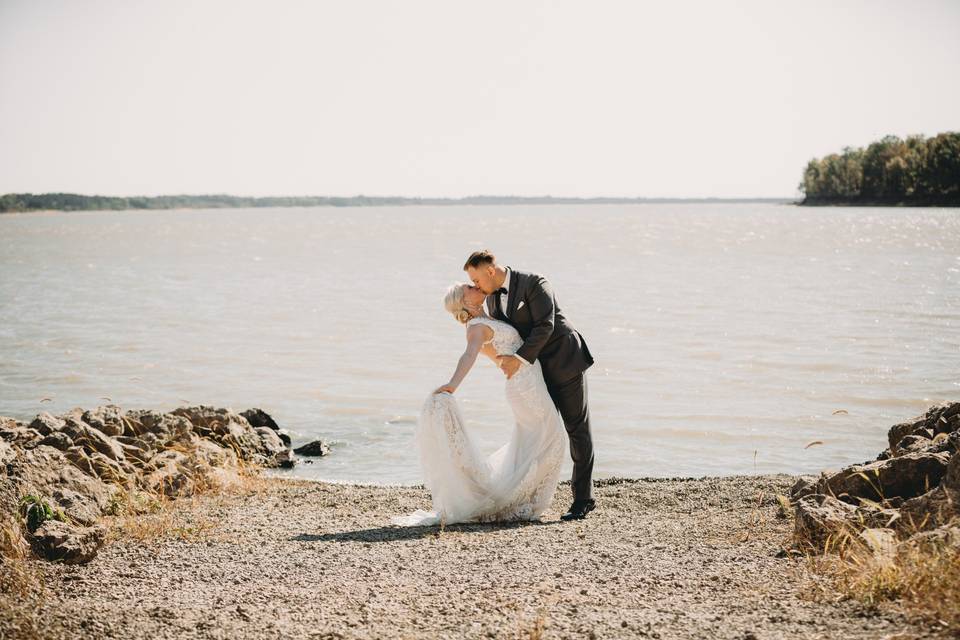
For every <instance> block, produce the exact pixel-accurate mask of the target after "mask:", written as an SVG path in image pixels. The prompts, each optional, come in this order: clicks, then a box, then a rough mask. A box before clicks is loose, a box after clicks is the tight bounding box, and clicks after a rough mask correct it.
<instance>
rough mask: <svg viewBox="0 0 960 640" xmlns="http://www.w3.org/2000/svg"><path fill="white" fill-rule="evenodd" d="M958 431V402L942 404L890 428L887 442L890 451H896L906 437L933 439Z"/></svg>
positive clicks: (959, 424) (959, 425)
mask: <svg viewBox="0 0 960 640" xmlns="http://www.w3.org/2000/svg"><path fill="white" fill-rule="evenodd" d="M957 429H960V402H944V403H941V404H937V405H934V406H932V407H930V408H929V409H927V411H926V412H925V413H924V414H923V415H920V416H917V417H916V418H913V419H912V420H908V421H906V422H901V423H899V424H895V425H893V426H892V427H890V430H889V432H888V433H887V440H888V442H889V443H890V450H891V451H893V452H896V451H897V448H898V447H899V446H900V441H901V440H903V438H904V437H905V436H908V435H925V436H926V437H928V438H933V436H935V435H936V434H938V433H949V432H951V431H956V430H957Z"/></svg>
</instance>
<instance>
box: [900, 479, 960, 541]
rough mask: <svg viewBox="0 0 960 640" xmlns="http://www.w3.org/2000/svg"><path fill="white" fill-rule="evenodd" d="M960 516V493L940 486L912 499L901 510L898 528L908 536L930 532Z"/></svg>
mask: <svg viewBox="0 0 960 640" xmlns="http://www.w3.org/2000/svg"><path fill="white" fill-rule="evenodd" d="M958 516H960V493H958V492H956V491H952V490H950V489H947V488H946V487H945V486H944V485H942V484H941V485H940V486H939V487H936V488H934V489H931V490H930V491H928V492H927V493H925V494H923V495H922V496H917V497H916V498H911V499H909V500H907V501H906V502H904V503H903V506H902V507H901V508H900V521H899V522H898V523H897V528H898V529H899V530H900V531H902V532H904V533H905V534H906V535H912V534H914V533H916V532H917V531H929V530H930V529H935V528H937V527H940V526H942V525H944V524H946V523H948V522H950V521H951V520H952V519H953V518H956V517H958Z"/></svg>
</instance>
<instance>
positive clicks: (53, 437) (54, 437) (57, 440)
mask: <svg viewBox="0 0 960 640" xmlns="http://www.w3.org/2000/svg"><path fill="white" fill-rule="evenodd" d="M39 444H45V445H47V446H49V447H53V448H54V449H59V450H60V451H66V450H67V449H69V448H70V447H72V446H73V440H71V439H70V436H68V435H67V434H65V433H64V432H62V431H52V432H50V433H48V434H47V435H45V436H44V437H43V439H42V440H40V442H39Z"/></svg>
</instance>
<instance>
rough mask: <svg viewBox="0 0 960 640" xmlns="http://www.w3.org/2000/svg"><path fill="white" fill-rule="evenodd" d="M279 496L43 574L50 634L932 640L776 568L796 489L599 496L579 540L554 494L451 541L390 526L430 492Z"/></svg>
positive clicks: (431, 531) (578, 525)
mask: <svg viewBox="0 0 960 640" xmlns="http://www.w3.org/2000/svg"><path fill="white" fill-rule="evenodd" d="M280 480H281V479H279V478H270V477H265V478H264V482H263V483H262V486H261V487H260V488H259V489H258V490H256V491H252V492H250V493H248V494H241V495H229V494H213V495H207V496H203V497H202V499H201V500H199V501H198V502H197V503H196V505H195V506H194V507H193V508H188V507H186V506H184V507H183V508H181V509H178V510H177V512H176V513H177V514H178V516H177V517H178V518H182V519H183V521H185V522H186V521H193V522H196V518H198V517H204V518H206V519H207V520H208V521H209V522H210V523H212V526H210V527H208V528H207V529H205V530H204V533H202V534H200V535H197V536H193V537H189V538H187V539H184V538H181V537H177V536H176V535H172V534H171V533H170V531H165V532H161V533H160V534H159V535H158V536H157V537H156V539H152V540H146V541H144V540H138V539H135V538H130V537H120V538H118V539H116V540H114V541H113V542H112V543H111V544H109V545H107V546H106V547H105V548H104V549H102V550H101V552H100V554H99V555H98V556H97V558H96V559H94V560H93V561H92V562H90V563H88V564H84V565H65V564H56V563H45V564H44V565H42V571H43V576H42V579H43V581H44V583H45V584H46V585H47V587H46V588H47V592H48V600H47V602H46V603H45V604H43V605H42V606H41V609H40V611H39V614H40V615H41V617H42V619H43V620H44V621H45V626H46V629H47V630H48V631H49V632H50V633H49V635H47V636H46V637H49V638H70V637H77V636H80V635H84V634H91V633H92V634H95V635H97V636H98V637H103V638H114V637H116V638H120V637H151V638H210V637H237V638H265V637H278V636H279V637H285V638H326V639H334V638H337V639H345V638H380V637H407V638H446V637H463V638H518V637H519V638H526V637H550V638H555V637H556V638H587V637H592V638H636V637H646V638H683V639H686V638H691V639H692V638H702V637H712V638H729V639H731V640H732V639H737V640H742V639H744V638H751V637H752V638H775V637H791V638H811V639H812V638H823V637H845V638H877V637H884V636H888V635H893V634H897V633H910V634H913V635H911V636H909V637H914V638H917V637H936V636H935V635H933V632H932V631H928V630H925V629H924V628H923V627H922V626H920V625H919V624H917V623H915V622H912V621H911V620H910V619H908V618H906V617H904V616H903V615H902V614H901V613H900V612H899V611H897V610H896V609H895V608H889V607H881V608H879V609H872V608H870V607H865V606H864V605H861V604H859V603H856V602H853V601H839V602H838V601H835V599H831V598H820V597H818V596H816V595H815V592H816V590H817V584H818V580H817V578H816V577H815V576H813V575H812V574H810V573H809V572H808V571H807V570H806V569H805V565H804V560H803V559H798V558H793V557H778V555H782V554H780V553H779V552H780V551H781V550H782V549H783V545H784V544H785V542H786V540H788V539H789V537H790V532H791V530H792V522H791V521H790V519H789V518H780V517H778V516H777V514H776V509H777V501H776V499H775V495H776V494H778V493H782V492H784V491H786V490H787V488H788V487H789V484H790V482H789V481H790V478H787V477H774V478H770V477H763V476H760V477H756V478H753V479H752V480H751V481H748V482H745V481H737V480H730V479H728V480H706V481H703V480H701V481H698V480H687V481H666V480H664V481H657V482H644V481H636V480H624V481H621V482H617V483H608V484H602V485H601V486H598V487H597V502H598V508H597V510H596V511H594V512H593V513H591V514H590V516H588V517H587V518H586V519H585V520H583V521H579V522H571V523H564V522H560V521H559V520H558V519H557V518H558V517H559V514H560V513H562V511H563V509H564V508H565V507H566V504H567V501H568V497H569V496H568V492H569V488H568V486H564V485H560V486H558V489H557V491H556V493H555V495H554V499H553V502H552V505H551V507H550V509H549V510H548V512H547V513H546V514H545V515H544V518H543V521H542V522H530V523H506V524H499V525H497V524H457V525H450V526H447V527H446V528H444V529H439V528H437V527H411V528H402V527H394V526H392V525H389V524H388V521H389V517H390V516H391V515H397V514H400V513H405V512H407V511H409V510H412V509H414V508H420V507H425V506H427V505H428V504H429V493H428V492H426V491H425V490H420V489H412V488H394V489H389V488H384V487H358V486H349V485H333V484H329V483H322V482H312V481H309V480H301V479H297V480H295V481H294V482H288V481H287V482H284V481H280ZM178 522H179V521H177V522H174V523H172V524H178ZM173 528H174V527H170V529H173ZM180 528H181V529H182V527H180ZM158 587H159V588H158Z"/></svg>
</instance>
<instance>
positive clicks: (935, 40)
mask: <svg viewBox="0 0 960 640" xmlns="http://www.w3.org/2000/svg"><path fill="white" fill-rule="evenodd" d="M947 130H954V131H956V130H960V1H957V0H943V1H940V2H936V1H930V0H927V1H924V0H919V1H910V2H885V1H877V0H873V1H864V2H853V1H849V2H841V1H837V0H830V1H814V0H802V1H796V2H776V1H773V0H761V1H758V2H744V1H738V2H725V3H723V2H714V1H704V2H667V1H666V0H664V1H662V2H641V1H638V0H628V1H625V2H607V1H604V0H596V1H591V2H583V1H577V2H532V1H525V0H512V1H510V2H499V1H491V0H485V1H484V2H459V1H453V0H437V1H431V2H423V1H418V0H404V1H403V2H399V1H397V2H389V1H386V0H384V1H382V2H369V1H363V0H344V1H339V2H324V1H319V0H317V1H313V2H292V1H274V2H266V1H264V2H238V1H236V0H230V1H227V2H212V1H201V0H191V1H188V2H177V1H170V0H162V1H160V0H158V1H156V2H136V1H130V0H127V1H123V2H120V1H118V2H91V1H84V2H66V1H64V2H55V1H51V2H37V1H34V0H25V1H22V2H21V1H10V0H0V193H6V192H21V191H31V192H44V191H72V192H79V193H88V194H92V193H99V194H108V195H134V194H143V195H156V194H166V193H235V194H240V195H306V194H309V195H354V194H358V193H363V194H367V195H430V196H462V195H471V194H515V195H542V194H552V195H569V196H590V195H610V196H719V197H730V196H793V195H795V194H796V193H797V191H796V187H797V183H798V182H799V180H800V177H801V173H802V170H803V166H804V165H805V164H806V162H807V161H808V160H809V159H810V158H811V157H814V156H820V155H824V154H827V153H830V152H833V151H839V150H840V149H841V148H842V147H844V146H847V145H851V146H862V145H865V144H867V143H869V142H871V141H872V140H875V139H877V138H879V137H881V136H883V135H885V134H888V133H890V134H896V135H900V136H906V135H908V134H913V133H922V134H925V135H932V134H936V133H938V132H941V131H947Z"/></svg>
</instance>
